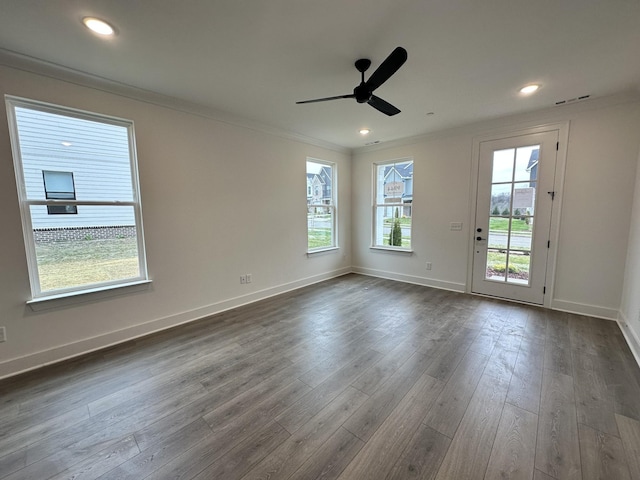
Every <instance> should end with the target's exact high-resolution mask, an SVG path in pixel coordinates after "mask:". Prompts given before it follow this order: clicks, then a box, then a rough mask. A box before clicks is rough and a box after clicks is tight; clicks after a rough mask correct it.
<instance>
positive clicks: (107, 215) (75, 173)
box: [6, 96, 148, 300]
mask: <svg viewBox="0 0 640 480" xmlns="http://www.w3.org/2000/svg"><path fill="white" fill-rule="evenodd" d="M6 98H7V100H6V101H7V107H8V108H7V111H8V115H9V125H10V133H11V144H12V149H13V159H14V167H15V173H16V182H17V186H18V197H19V202H20V211H21V215H22V227H23V233H24V239H25V246H26V252H27V263H28V267H29V278H30V281H31V290H32V298H33V299H34V300H38V299H46V298H48V297H53V296H56V297H57V296H60V295H70V294H75V293H82V292H86V291H93V290H96V289H103V288H109V287H115V286H124V285H131V284H134V283H138V282H143V281H147V280H148V277H147V269H146V260H145V249H144V240H143V232H142V210H141V205H140V196H139V188H138V167H137V162H136V152H135V147H134V146H135V139H134V134H133V123H132V122H131V121H128V120H122V119H118V118H113V117H105V116H101V115H97V114H93V113H88V112H82V111H77V110H72V109H70V108H65V107H58V106H54V105H49V104H44V103H40V102H35V101H30V100H25V99H19V98H15V97H9V96H7V97H6ZM65 214H73V215H65Z"/></svg>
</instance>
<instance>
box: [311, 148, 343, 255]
mask: <svg viewBox="0 0 640 480" xmlns="http://www.w3.org/2000/svg"><path fill="white" fill-rule="evenodd" d="M335 185H336V165H335V164H333V163H328V162H323V161H321V160H316V159H307V250H308V251H309V252H313V251H319V250H326V249H330V248H336V246H337V239H336V237H337V235H336V200H335V192H336V188H335Z"/></svg>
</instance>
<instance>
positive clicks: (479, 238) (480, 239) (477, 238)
mask: <svg viewBox="0 0 640 480" xmlns="http://www.w3.org/2000/svg"><path fill="white" fill-rule="evenodd" d="M476 240H477V241H478V242H481V241H482V240H486V238H482V237H476Z"/></svg>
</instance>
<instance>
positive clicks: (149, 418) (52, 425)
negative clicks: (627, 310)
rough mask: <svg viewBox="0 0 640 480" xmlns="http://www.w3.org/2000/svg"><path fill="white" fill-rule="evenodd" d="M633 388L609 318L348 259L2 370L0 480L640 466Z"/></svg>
mask: <svg viewBox="0 0 640 480" xmlns="http://www.w3.org/2000/svg"><path fill="white" fill-rule="evenodd" d="M639 398H640V368H639V367H638V365H637V363H636V361H635V358H634V357H633V354H632V353H631V351H630V349H629V347H628V345H627V344H626V342H625V338H624V336H623V335H622V332H621V331H620V328H619V327H618V325H617V324H616V323H615V322H610V321H606V320H600V319H596V318H592V317H585V316H581V315H575V314H570V313H565V312H559V311H553V310H548V309H544V308H537V307H532V306H527V305H518V304H515V303H507V302H503V301H501V300H498V299H491V298H485V297H479V296H472V295H467V294H461V293H456V292H450V291H444V290H437V289H432V288H428V287H423V286H420V285H412V284H408V283H400V282H394V281H390V280H385V279H380V278H375V277H368V276H361V275H356V274H349V275H344V276H341V277H338V278H335V279H331V280H327V281H324V282H320V283H317V284H314V285H313V286H310V287H305V288H301V289H298V290H294V291H291V292H287V293H284V294H282V295H279V296H275V297H271V298H269V299H265V300H263V301H259V302H256V303H253V304H249V305H245V306H242V307H238V308H234V309H232V310H229V311H226V312H223V313H220V314H217V315H213V316H211V317H210V318H206V319H202V320H199V321H196V322H193V323H190V324H186V325H183V326H180V327H176V328H173V329H171V330H167V331H163V332H158V333H156V334H153V335H149V336H146V337H143V338H139V339H135V340H132V341H129V342H126V343H124V344H121V345H116V346H113V347H109V348H107V349H104V350H102V351H98V352H93V353H90V354H87V355H85V356H82V357H77V358H74V359H71V360H69V361H65V362H61V363H59V364H56V365H51V366H48V367H44V368H42V369H40V370H37V371H32V372H29V373H26V374H23V375H20V376H17V377H14V378H10V379H5V380H0V479H1V480H7V479H9V480H18V479H24V480H40V479H43V480H44V479H45V478H56V479H58V480H60V479H63V478H68V479H71V478H73V479H75V480H80V479H85V480H86V479H93V478H100V479H102V480H116V479H118V480H133V479H135V480H142V479H145V478H151V479H154V478H155V479H165V478H174V479H182V480H191V479H193V478H199V479H200V480H203V479H210V478H224V479H225V480H234V479H240V478H242V477H244V480H257V479H260V480H266V479H267V478H269V479H270V480H274V479H276V478H278V479H285V478H288V479H293V480H314V479H324V480H328V479H336V478H340V479H341V480H363V479H366V480H377V479H379V480H382V479H385V480H405V479H407V480H411V479H414V478H415V479H419V478H420V479H425V478H428V479H434V478H438V479H440V480H444V479H445V478H446V479H450V478H451V479H455V480H464V479H465V478H485V479H487V480H489V479H493V478H496V479H498V478H526V479H528V480H531V479H532V478H533V480H549V479H553V480H565V479H567V480H573V479H582V478H584V479H591V478H606V479H607V480H613V479H614V478H621V479H622V480H627V478H639V479H640V460H639V458H640V402H639V401H638V399H639ZM625 469H626V470H625ZM625 472H626V473H625Z"/></svg>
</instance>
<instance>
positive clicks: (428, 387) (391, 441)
mask: <svg viewBox="0 0 640 480" xmlns="http://www.w3.org/2000/svg"><path fill="white" fill-rule="evenodd" d="M442 387H443V383H442V382H441V381H440V380H437V379H435V378H433V377H431V376H429V375H427V374H426V373H425V374H423V375H422V377H420V379H419V380H418V381H417V382H416V384H415V385H414V386H413V388H412V389H411V390H410V391H409V392H408V393H407V395H405V397H404V398H403V399H402V401H401V402H400V403H399V404H398V406H397V407H396V408H395V409H394V410H393V412H392V413H391V414H390V415H389V416H388V417H387V419H386V420H385V421H384V423H383V424H382V425H381V426H380V428H378V430H377V431H376V433H375V434H374V435H373V436H372V437H371V439H370V440H369V441H368V442H367V443H366V444H365V446H364V447H363V448H362V450H360V452H359V453H358V454H357V455H356V456H355V458H354V459H353V461H352V462H351V463H350V464H349V465H348V466H347V468H346V469H345V470H344V472H343V473H342V475H340V477H338V478H340V479H341V480H353V479H357V478H363V479H364V478H366V479H368V480H376V479H384V478H386V476H387V475H388V474H389V473H390V472H391V470H392V469H393V466H394V465H395V463H396V462H397V460H398V459H399V458H400V455H401V454H402V452H404V450H405V448H406V447H407V446H408V445H409V443H410V441H411V439H412V438H413V434H414V433H415V432H416V431H417V430H418V427H419V425H420V423H421V422H422V421H423V420H424V417H425V415H426V414H427V412H428V411H429V408H430V406H431V404H432V403H433V402H434V401H435V399H436V398H437V396H438V394H439V393H440V391H441V389H442Z"/></svg>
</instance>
